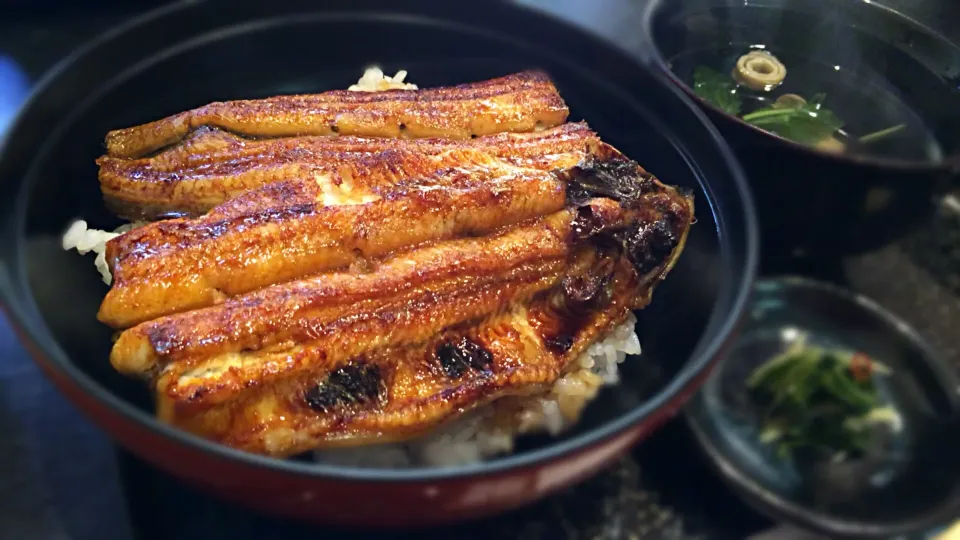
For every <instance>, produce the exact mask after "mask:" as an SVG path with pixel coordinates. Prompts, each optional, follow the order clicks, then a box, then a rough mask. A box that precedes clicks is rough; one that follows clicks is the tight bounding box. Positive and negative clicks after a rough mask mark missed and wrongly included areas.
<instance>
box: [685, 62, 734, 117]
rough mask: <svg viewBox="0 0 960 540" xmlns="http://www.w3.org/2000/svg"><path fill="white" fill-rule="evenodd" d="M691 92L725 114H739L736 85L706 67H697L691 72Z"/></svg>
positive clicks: (721, 74)
mask: <svg viewBox="0 0 960 540" xmlns="http://www.w3.org/2000/svg"><path fill="white" fill-rule="evenodd" d="M693 92H694V93H695V94H697V96H699V97H700V99H703V100H704V101H706V102H707V103H710V104H711V105H713V106H714V107H717V108H719V109H721V110H722V111H724V112H725V113H727V114H732V115H734V116H736V115H738V114H740V106H741V102H740V96H739V95H737V84H736V83H735V82H733V79H731V78H730V77H728V76H726V75H724V74H723V73H720V72H719V71H716V70H713V69H710V68H708V67H707V66H697V67H696V68H695V69H694V70H693Z"/></svg>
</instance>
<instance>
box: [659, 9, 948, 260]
mask: <svg viewBox="0 0 960 540" xmlns="http://www.w3.org/2000/svg"><path fill="white" fill-rule="evenodd" d="M927 3H928V4H929V2H927ZM941 4H943V3H941ZM947 4H949V3H947ZM943 9H944V10H945V14H944V16H948V15H947V14H948V13H950V12H951V9H952V8H951V6H949V5H946V6H945V7H944V8H943ZM958 16H960V13H958ZM644 28H645V29H646V31H647V39H648V43H647V45H648V51H647V52H648V53H649V54H650V57H649V61H650V63H651V64H652V65H654V66H655V67H656V68H657V69H659V70H661V71H662V72H663V73H665V74H667V75H668V76H669V77H670V78H671V79H672V80H673V81H674V83H675V84H677V85H679V86H680V87H681V88H683V89H684V90H685V91H687V92H688V93H689V94H690V95H691V96H694V97H696V95H695V92H694V90H693V88H692V86H693V84H694V76H693V72H694V70H695V69H696V67H697V66H698V65H707V67H710V68H712V69H715V70H717V71H718V72H721V73H722V74H723V75H727V74H729V73H730V72H731V66H732V65H734V64H735V62H736V59H737V57H738V56H739V55H741V54H744V53H746V52H748V51H750V50H752V49H756V48H765V49H767V50H770V51H772V52H774V53H775V54H777V55H778V57H779V58H781V60H784V63H785V64H786V68H787V74H786V78H785V79H784V82H783V84H782V86H780V87H778V88H776V89H774V90H773V91H772V92H768V93H766V94H765V95H770V96H775V95H777V94H779V93H798V94H800V95H802V96H804V97H806V98H808V99H810V98H812V96H813V95H815V94H817V93H822V94H825V101H824V103H825V106H826V107H827V108H829V109H830V110H831V111H833V112H834V113H836V115H837V116H839V117H840V119H841V120H842V121H843V122H844V124H845V126H844V128H843V129H844V130H846V131H848V132H851V134H853V135H856V136H862V135H865V134H868V133H870V132H874V131H876V130H881V129H884V128H886V127H892V126H895V125H900V124H902V125H903V126H904V127H905V129H902V130H901V131H899V132H897V133H896V134H894V135H891V136H888V137H887V138H886V139H885V140H881V141H880V142H875V143H872V144H869V145H860V146H861V147H862V148H861V149H862V150H863V151H862V152H844V153H839V154H834V153H830V152H824V151H820V150H815V149H813V148H812V147H811V146H805V145H802V144H798V143H796V142H793V141H791V140H788V139H785V138H782V137H779V136H776V135H772V134H770V133H769V132H768V131H764V130H762V129H760V128H758V127H755V126H753V125H750V124H748V123H746V122H744V121H742V120H741V119H740V118H739V117H737V116H733V115H731V114H727V113H726V112H724V111H723V110H721V109H720V108H718V107H716V106H714V105H711V104H710V103H708V102H707V101H704V100H699V99H698V101H699V102H700V104H701V106H702V107H703V108H704V110H705V111H706V112H707V114H708V116H709V117H710V119H711V120H712V121H713V122H714V123H715V124H716V125H717V127H718V128H719V129H720V132H721V134H722V135H723V136H724V138H725V139H726V140H727V141H728V143H730V145H731V146H733V147H734V150H735V151H736V152H737V154H738V157H739V158H740V161H741V163H742V164H743V166H744V169H745V171H746V172H747V176H748V179H749V181H750V183H751V187H752V188H753V191H754V194H755V196H756V201H757V207H758V212H759V217H760V223H761V228H762V230H763V233H764V234H763V248H762V252H763V255H764V259H765V260H767V259H782V258H784V257H790V256H792V255H803V254H808V255H827V256H830V255H842V254H846V253H854V252H858V251H862V250H866V249H870V248H873V247H876V246H879V245H882V244H884V243H887V242H889V241H890V240H892V239H895V238H897V237H898V236H900V235H902V234H904V233H905V232H907V231H908V230H910V229H911V228H912V227H916V226H917V225H918V224H921V223H922V222H923V221H924V220H925V219H926V218H927V217H928V216H929V215H930V212H931V211H932V208H933V206H932V201H933V199H934V198H935V196H936V195H937V194H939V193H941V192H942V191H943V190H944V189H947V188H948V187H949V186H950V185H957V179H958V172H960V48H958V47H957V46H956V45H955V44H954V43H951V42H950V41H949V40H947V39H946V38H944V37H943V36H941V35H939V34H938V33H937V32H935V31H933V30H931V29H930V28H929V27H927V26H924V25H922V24H920V23H918V22H916V21H914V20H912V19H910V18H908V17H907V16H906V15H903V14H901V13H898V12H896V11H893V10H890V9H887V8H884V7H882V6H880V5H879V4H877V3H876V2H863V1H860V0H757V1H750V2H742V1H737V2H734V1H732V0H680V1H674V0H653V1H651V2H650V3H649V5H648V7H647V9H646V11H645V13H644ZM762 95H763V94H762ZM767 99H768V100H770V101H772V98H767ZM750 103H751V101H745V102H744V104H745V105H744V106H745V108H746V107H747V106H749V104H750ZM752 103H754V104H756V103H757V101H756V100H753V101H752ZM744 112H746V111H745V110H742V111H741V113H740V114H741V116H742V115H743V113H744ZM849 140H851V141H855V140H856V137H851V138H850V139H849Z"/></svg>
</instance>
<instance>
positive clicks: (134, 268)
mask: <svg viewBox="0 0 960 540" xmlns="http://www.w3.org/2000/svg"><path fill="white" fill-rule="evenodd" d="M456 161H457V162H458V163H460V164H461V165H460V167H457V168H454V169H444V170H440V171H437V172H436V173H435V174H433V175H431V176H429V177H426V178H411V179H406V180H403V181H401V182H400V183H397V184H394V185H387V186H377V187H374V188H373V189H367V188H366V187H365V186H363V185H360V184H359V183H352V182H349V181H347V180H346V179H345V178H342V177H339V178H337V179H336V180H331V179H329V178H322V179H319V180H318V181H317V182H300V181H297V182H286V183H277V184H270V185H267V186H264V187H263V188H261V189H259V190H255V191H252V192H247V193H246V194H244V195H242V196H240V197H237V198H235V199H232V200H230V201H228V202H226V203H224V204H223V205H221V206H219V207H217V208H216V209H215V210H213V211H212V212H210V213H209V214H207V215H205V216H203V217H201V218H197V219H173V220H166V221H160V222H156V223H152V224H149V225H147V226H144V227H142V228H139V229H135V230H133V231H131V232H129V233H127V234H125V235H123V236H120V237H118V238H116V239H114V240H111V241H110V242H109V243H108V244H107V253H106V256H107V261H108V264H109V265H110V269H111V271H112V272H113V278H114V281H113V286H112V288H111V289H110V291H109V292H108V293H107V295H106V297H105V298H104V301H103V303H102V304H101V306H100V311H99V314H98V317H99V318H100V320H101V321H103V322H104V323H106V324H109V325H111V326H113V327H115V328H125V327H128V326H132V325H134V324H137V323H140V322H144V321H148V320H151V319H154V318H156V317H159V316H162V315H167V314H171V313H177V312H181V311H185V310H189V309H196V308H202V307H206V306H210V305H213V304H216V303H219V302H222V301H223V300H225V299H226V298H229V297H232V296H236V295H238V294H243V293H246V292H250V291H255V290H257V289H260V288H262V287H265V286H268V285H271V284H274V283H279V282H284V281H289V280H292V279H296V278H300V277H303V276H307V275H311V274H316V273H320V272H325V271H330V270H334V269H337V268H343V267H348V266H350V265H354V266H356V267H358V268H362V267H363V266H364V265H366V264H368V261H369V260H370V259H374V258H377V257H381V256H385V255H387V254H389V253H391V252H393V251H396V250H398V249H403V248H406V247H409V246H413V245H417V244H421V243H424V242H435V241H441V240H447V239H453V238H458V237H461V236H464V235H473V236H481V235H486V234H489V233H491V232H493V231H494V230H496V229H498V228H500V227H503V226H506V225H511V224H516V223H519V222H521V221H524V220H527V219H531V218H535V217H538V216H542V215H544V214H547V213H551V212H556V211H558V210H561V209H563V208H564V205H565V204H566V195H565V183H564V182H563V181H562V180H561V179H560V178H559V177H558V176H557V175H556V174H554V173H552V172H546V171H540V170H535V169H527V168H520V167H514V166H511V165H508V164H505V163H503V162H501V161H499V160H495V159H492V158H490V157H489V156H487V155H485V154H474V153H467V152H465V153H461V155H460V156H459V157H458V159H456Z"/></svg>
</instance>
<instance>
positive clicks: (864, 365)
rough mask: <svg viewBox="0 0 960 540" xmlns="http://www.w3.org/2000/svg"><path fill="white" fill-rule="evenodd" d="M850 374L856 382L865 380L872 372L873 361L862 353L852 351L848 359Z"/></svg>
mask: <svg viewBox="0 0 960 540" xmlns="http://www.w3.org/2000/svg"><path fill="white" fill-rule="evenodd" d="M850 374H851V375H853V378H854V379H856V380H857V381H858V382H865V381H867V380H869V379H870V376H871V375H872V374H873V361H872V360H870V357H869V356H867V355H866V354H864V353H861V352H858V353H854V355H853V358H851V359H850Z"/></svg>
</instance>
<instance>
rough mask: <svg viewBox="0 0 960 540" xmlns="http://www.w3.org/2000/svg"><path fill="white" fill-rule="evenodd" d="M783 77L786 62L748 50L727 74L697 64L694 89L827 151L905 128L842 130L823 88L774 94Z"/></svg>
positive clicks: (771, 128)
mask: <svg viewBox="0 0 960 540" xmlns="http://www.w3.org/2000/svg"><path fill="white" fill-rule="evenodd" d="M786 77H787V67H786V66H785V65H784V64H783V63H782V62H781V61H780V60H779V59H778V58H777V57H776V56H774V55H772V54H770V53H769V52H767V51H761V50H753V51H750V52H748V53H747V54H744V55H742V56H740V57H739V58H738V59H737V62H736V64H735V65H734V67H733V69H732V70H731V71H730V72H729V74H724V73H721V72H720V71H717V70H715V69H713V68H711V67H709V66H706V65H697V66H696V67H695V68H694V70H693V90H694V92H695V93H696V95H697V96H699V97H700V98H701V99H703V100H704V101H706V102H708V103H710V104H712V105H713V106H715V107H717V108H719V109H721V110H722V111H724V112H726V113H727V114H731V115H734V116H739V117H740V119H741V120H743V121H744V122H747V123H748V124H751V125H753V126H756V127H758V128H760V129H763V130H765V131H768V132H770V133H773V134H775V135H778V136H780V137H783V138H785V139H789V140H791V141H794V142H797V143H800V144H803V145H807V146H811V147H814V148H817V149H819V150H822V151H826V152H844V151H850V150H851V148H853V149H855V150H864V149H865V148H866V147H867V145H870V144H873V143H876V142H877V141H880V140H882V139H884V138H886V137H889V136H891V135H894V134H896V133H898V132H900V131H901V130H903V129H905V128H906V124H898V125H895V126H892V127H888V128H884V129H881V130H878V131H875V132H873V133H869V134H866V135H863V136H861V137H854V136H852V135H850V134H849V133H847V132H846V131H845V130H844V122H843V121H842V120H841V119H840V117H839V116H838V115H837V114H834V112H833V111H831V110H830V109H828V108H826V107H825V106H824V101H825V100H826V95H825V94H822V93H820V94H813V95H811V96H810V98H809V99H806V98H804V97H803V96H801V95H798V94H794V93H783V94H780V95H779V96H776V98H775V100H774V99H773V98H774V94H773V90H774V89H776V88H778V87H780V85H781V84H782V83H783V82H784V80H785V79H786ZM744 110H745V112H744Z"/></svg>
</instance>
